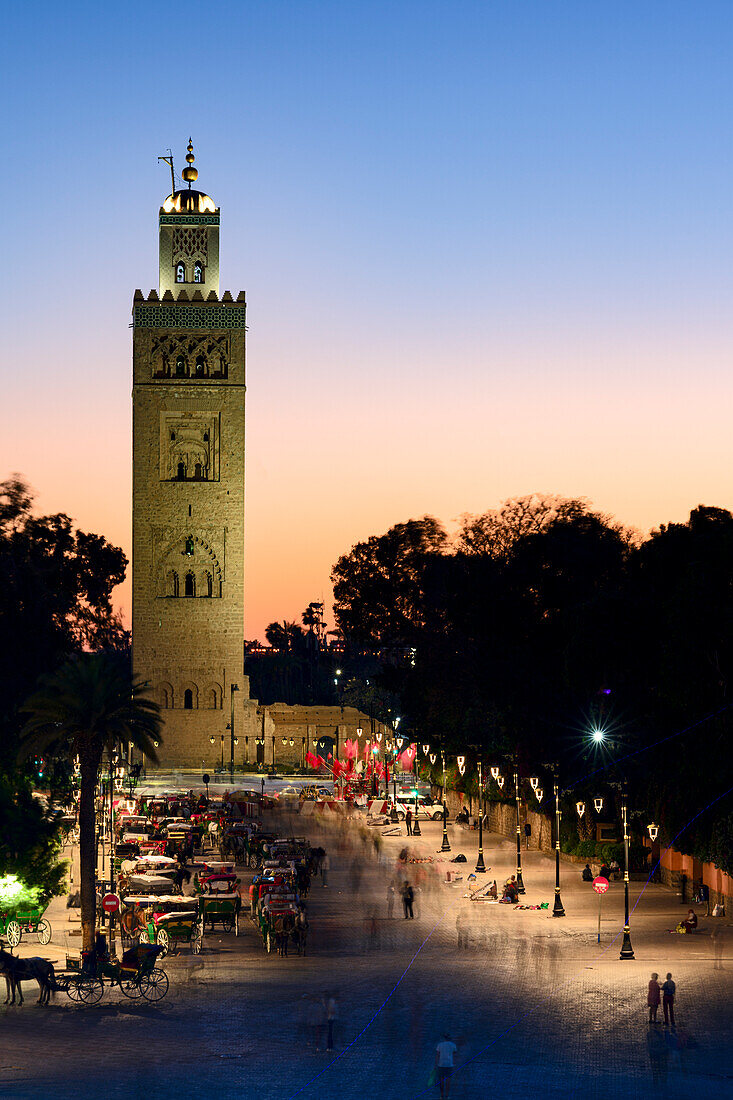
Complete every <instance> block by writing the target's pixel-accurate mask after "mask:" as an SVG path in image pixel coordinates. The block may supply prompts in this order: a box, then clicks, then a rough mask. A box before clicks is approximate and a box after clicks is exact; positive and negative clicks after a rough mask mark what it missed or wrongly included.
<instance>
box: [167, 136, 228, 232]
mask: <svg viewBox="0 0 733 1100" xmlns="http://www.w3.org/2000/svg"><path fill="white" fill-rule="evenodd" d="M195 160H196V157H195V156H194V154H193V142H192V141H191V138H189V139H188V152H187V153H186V161H187V165H186V167H185V168H184V169H183V171H182V172H181V175H182V177H183V179H184V181H185V183H187V184H188V188H187V189H186V188H184V189H183V190H181V191H174V192H173V193H172V194H171V195H169V196H168V198H167V199H166V200H165V202H164V203H163V206H162V210H163V213H165V214H215V213H216V209H217V208H216V203H215V202H214V200H213V199H212V198H211V197H210V196H209V195H205V194H204V193H203V191H195V190H193V189H192V187H191V184H192V183H195V182H196V180H197V179H198V178H199V170H198V168H194V166H193V162H194V161H195Z"/></svg>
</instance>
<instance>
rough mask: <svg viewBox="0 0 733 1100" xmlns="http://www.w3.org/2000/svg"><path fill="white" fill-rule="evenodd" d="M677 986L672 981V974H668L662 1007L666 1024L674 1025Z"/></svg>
mask: <svg viewBox="0 0 733 1100" xmlns="http://www.w3.org/2000/svg"><path fill="white" fill-rule="evenodd" d="M676 992H677V986H676V985H675V983H674V982H673V981H672V975H671V974H668V975H667V980H666V981H665V982H664V984H663V985H662V1008H663V1009H664V1026H665V1027H669V1025H670V1024H671V1025H672V1027H674V998H675V994H676Z"/></svg>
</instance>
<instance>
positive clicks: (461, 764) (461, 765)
mask: <svg viewBox="0 0 733 1100" xmlns="http://www.w3.org/2000/svg"><path fill="white" fill-rule="evenodd" d="M456 759H457V760H458V770H459V772H460V773H461V775H465V774H466V758H465V756H458V757H456Z"/></svg>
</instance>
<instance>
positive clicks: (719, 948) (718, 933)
mask: <svg viewBox="0 0 733 1100" xmlns="http://www.w3.org/2000/svg"><path fill="white" fill-rule="evenodd" d="M710 935H711V936H712V940H713V952H714V954H715V962H714V965H713V970H722V969H723V947H724V944H725V930H724V928H723V926H722V925H720V924H716V925H715V927H714V928H713V930H712V932H711V933H710Z"/></svg>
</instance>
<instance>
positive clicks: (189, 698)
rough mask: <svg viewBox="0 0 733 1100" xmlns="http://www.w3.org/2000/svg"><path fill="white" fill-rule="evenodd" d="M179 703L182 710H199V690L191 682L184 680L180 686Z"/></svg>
mask: <svg viewBox="0 0 733 1100" xmlns="http://www.w3.org/2000/svg"><path fill="white" fill-rule="evenodd" d="M180 699H181V703H182V705H183V709H184V710H198V709H199V689H198V685H197V684H195V683H194V682H193V680H184V681H183V683H182V684H181V694H180Z"/></svg>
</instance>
